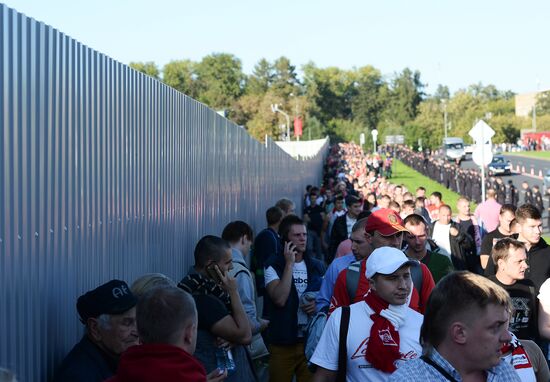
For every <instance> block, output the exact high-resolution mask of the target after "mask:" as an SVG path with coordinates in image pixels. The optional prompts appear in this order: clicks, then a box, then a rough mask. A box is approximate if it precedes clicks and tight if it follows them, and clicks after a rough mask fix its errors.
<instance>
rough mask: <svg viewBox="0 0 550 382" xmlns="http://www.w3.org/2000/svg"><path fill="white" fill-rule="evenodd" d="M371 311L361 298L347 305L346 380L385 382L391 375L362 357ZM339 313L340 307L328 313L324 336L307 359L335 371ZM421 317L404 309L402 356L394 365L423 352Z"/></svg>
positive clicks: (400, 347) (336, 365)
mask: <svg viewBox="0 0 550 382" xmlns="http://www.w3.org/2000/svg"><path fill="white" fill-rule="evenodd" d="M373 313H374V311H373V310H372V309H371V308H370V306H368V305H367V303H366V302H364V301H360V302H358V303H355V304H352V305H350V321H349V329H348V338H347V342H346V344H347V358H348V361H347V379H346V380H347V382H363V381H375V382H376V381H380V382H384V381H387V380H388V378H389V377H390V375H391V374H390V373H384V372H382V371H380V370H377V369H375V368H373V366H372V365H371V364H370V363H369V362H367V360H366V358H365V354H366V351H367V345H368V341H369V336H370V329H371V327H372V323H373V322H372V320H371V318H370V316H371V314H373ZM341 315H342V308H338V309H336V310H335V311H334V312H333V313H332V314H331V315H330V317H329V319H328V321H327V324H326V326H325V329H324V331H323V335H322V336H321V339H320V340H319V343H318V344H317V348H316V349H315V353H313V356H312V358H311V360H310V361H311V362H312V363H314V364H316V365H318V366H321V367H323V368H325V369H328V370H333V371H337V370H338V339H339V336H340V317H341ZM423 319H424V317H423V316H422V315H421V314H420V313H418V312H416V311H414V310H412V309H410V308H408V309H407V313H406V318H405V324H404V325H403V326H401V327H400V328H399V339H400V342H399V351H400V353H401V359H400V360H398V361H397V362H396V367H399V366H400V364H401V363H402V362H405V361H409V360H411V359H415V358H418V357H420V356H421V355H422V347H421V346H420V343H419V337H420V327H421V326H422V321H423Z"/></svg>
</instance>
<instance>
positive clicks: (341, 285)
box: [329, 260, 435, 314]
mask: <svg viewBox="0 0 550 382" xmlns="http://www.w3.org/2000/svg"><path fill="white" fill-rule="evenodd" d="M366 264H367V261H366V260H363V261H361V269H360V271H359V285H358V286H357V290H356V291H355V297H354V298H353V301H350V300H349V294H348V290H347V288H346V274H347V271H348V270H347V268H346V269H344V270H343V271H342V272H340V273H339V274H338V278H337V279H336V283H335V284H334V292H333V293H332V298H331V299H330V308H329V313H332V311H333V310H334V309H336V308H338V307H340V306H347V305H350V304H353V303H355V302H359V301H362V300H363V296H364V295H365V294H366V293H367V291H368V290H369V281H368V280H367V276H366V275H365V269H366ZM420 267H421V268H422V290H421V291H420V293H419V292H418V291H417V290H416V288H415V287H414V286H413V292H412V296H411V302H410V303H409V306H410V307H411V309H414V310H416V311H417V312H419V313H422V314H424V311H425V310H426V304H427V303H428V297H430V294H431V293H432V289H434V287H435V282H434V279H433V277H432V273H431V272H430V270H429V269H428V267H427V266H426V265H425V264H423V263H420Z"/></svg>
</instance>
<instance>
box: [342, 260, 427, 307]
mask: <svg viewBox="0 0 550 382" xmlns="http://www.w3.org/2000/svg"><path fill="white" fill-rule="evenodd" d="M360 271H361V260H359V261H354V262H353V263H351V264H350V265H348V267H347V272H346V290H347V291H348V296H349V300H350V301H351V303H353V300H354V298H355V292H356V291H357V287H358V286H359V276H360ZM411 278H412V281H413V286H414V288H415V289H416V290H417V291H418V294H419V295H420V292H421V291H422V266H421V265H420V262H417V263H416V264H415V265H411Z"/></svg>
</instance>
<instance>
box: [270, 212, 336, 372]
mask: <svg viewBox="0 0 550 382" xmlns="http://www.w3.org/2000/svg"><path fill="white" fill-rule="evenodd" d="M279 234H280V235H281V237H282V239H283V241H284V253H282V254H281V253H279V254H276V255H273V256H271V257H270V258H269V259H268V260H267V261H266V263H265V267H266V268H265V272H264V279H265V287H266V292H267V293H266V300H265V303H266V305H267V311H268V312H269V320H270V324H269V327H268V329H267V337H268V340H269V344H270V346H269V351H270V353H271V357H270V359H269V379H270V381H281V382H291V381H292V378H293V376H296V379H297V382H309V381H311V379H312V377H313V375H312V373H311V372H310V371H309V369H308V367H307V360H306V358H305V355H304V335H305V329H306V325H307V322H308V318H309V316H311V315H313V314H314V313H315V294H316V292H318V291H319V289H320V288H321V282H322V279H323V275H324V273H325V266H324V264H323V263H321V262H320V261H319V260H317V259H315V258H313V257H311V256H309V254H308V253H307V252H306V242H307V231H306V226H305V224H304V222H303V221H302V220H301V219H300V218H299V217H297V216H295V215H288V216H286V217H285V218H284V219H283V220H282V221H281V224H280V225H279Z"/></svg>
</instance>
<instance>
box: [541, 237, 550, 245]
mask: <svg viewBox="0 0 550 382" xmlns="http://www.w3.org/2000/svg"><path fill="white" fill-rule="evenodd" d="M542 238H543V239H544V241H545V242H547V243H550V235H542Z"/></svg>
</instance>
